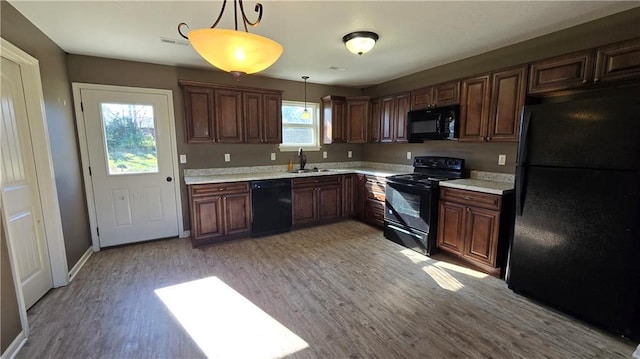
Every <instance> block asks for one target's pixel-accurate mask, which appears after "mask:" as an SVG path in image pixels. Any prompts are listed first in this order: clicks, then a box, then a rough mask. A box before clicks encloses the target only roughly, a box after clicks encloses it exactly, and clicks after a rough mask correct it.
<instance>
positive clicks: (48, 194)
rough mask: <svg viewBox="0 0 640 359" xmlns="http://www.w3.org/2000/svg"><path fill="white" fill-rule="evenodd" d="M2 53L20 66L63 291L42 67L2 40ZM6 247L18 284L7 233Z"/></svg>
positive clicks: (56, 279)
mask: <svg viewBox="0 0 640 359" xmlns="http://www.w3.org/2000/svg"><path fill="white" fill-rule="evenodd" d="M0 53H1V56H2V57H4V58H6V59H8V60H11V61H13V62H15V63H17V64H18V65H19V66H20V73H21V76H22V82H23V83H22V85H23V89H24V96H25V105H26V109H27V117H28V122H29V132H30V136H31V143H32V145H31V146H32V149H33V157H34V162H35V168H36V178H37V181H38V186H37V189H38V191H39V193H40V205H41V206H42V215H43V219H44V230H45V235H46V242H47V246H48V249H49V260H50V264H51V276H52V279H53V287H62V286H65V285H67V284H68V283H69V269H68V268H67V253H66V250H65V246H64V234H63V232H62V217H61V215H60V207H59V201H58V191H57V189H56V179H55V174H54V170H53V158H52V156H51V145H50V142H49V131H48V129H47V118H46V116H45V109H44V103H45V102H44V95H43V92H42V80H41V78H40V64H39V61H38V60H37V59H36V58H34V57H33V56H31V55H29V54H28V53H26V52H24V51H23V50H21V49H20V48H19V47H17V46H15V45H13V44H12V43H10V42H9V41H7V40H5V39H4V38H1V37H0ZM5 233H7V232H5ZM7 246H8V249H9V257H10V262H11V267H12V268H11V269H12V270H13V272H14V281H15V279H16V278H17V277H16V276H17V268H16V259H17V257H16V253H14V251H13V249H12V247H13V246H12V245H11V239H10V238H9V236H8V233H7ZM15 286H16V291H17V294H18V305H19V307H20V319H21V321H22V328H23V330H25V333H26V334H28V325H27V314H26V308H25V307H24V297H23V295H22V289H21V286H20V282H19V281H18V282H16V283H15Z"/></svg>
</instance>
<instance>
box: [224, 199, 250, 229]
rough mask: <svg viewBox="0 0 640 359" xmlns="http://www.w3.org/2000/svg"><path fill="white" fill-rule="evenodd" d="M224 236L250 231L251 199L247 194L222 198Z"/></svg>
mask: <svg viewBox="0 0 640 359" xmlns="http://www.w3.org/2000/svg"><path fill="white" fill-rule="evenodd" d="M224 226H225V234H237V233H242V232H249V231H251V199H250V195H249V194H248V193H247V194H230V195H226V196H224Z"/></svg>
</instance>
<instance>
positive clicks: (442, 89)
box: [411, 81, 460, 110]
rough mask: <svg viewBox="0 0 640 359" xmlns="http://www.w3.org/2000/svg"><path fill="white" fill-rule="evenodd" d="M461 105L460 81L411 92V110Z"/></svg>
mask: <svg viewBox="0 0 640 359" xmlns="http://www.w3.org/2000/svg"><path fill="white" fill-rule="evenodd" d="M459 103H460V81H452V82H447V83H443V84H438V85H434V86H429V87H423V88H420V89H417V90H413V91H411V109H412V110H420V109H425V108H432V107H440V106H449V105H457V104H459Z"/></svg>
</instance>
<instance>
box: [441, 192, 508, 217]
mask: <svg viewBox="0 0 640 359" xmlns="http://www.w3.org/2000/svg"><path fill="white" fill-rule="evenodd" d="M440 199H441V200H443V201H449V202H456V203H461V204H464V205H469V206H474V207H482V208H486V209H492V210H496V211H499V210H500V206H501V204H502V196H499V195H495V194H490V193H482V192H475V191H467V190H462V189H454V188H444V187H441V188H440Z"/></svg>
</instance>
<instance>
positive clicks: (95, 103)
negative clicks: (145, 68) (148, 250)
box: [80, 88, 179, 247]
mask: <svg viewBox="0 0 640 359" xmlns="http://www.w3.org/2000/svg"><path fill="white" fill-rule="evenodd" d="M80 98H81V102H82V107H83V117H84V128H85V132H86V139H87V144H88V156H89V164H90V168H91V182H92V187H93V200H94V205H95V212H96V222H97V226H98V229H97V232H98V236H99V240H100V247H108V246H114V245H119V244H126V243H133V242H139V241H144V240H150V239H158V238H167V237H175V236H177V235H178V217H179V216H178V212H177V205H176V187H175V186H174V183H173V181H174V180H175V179H174V163H173V161H174V157H173V155H172V151H171V135H170V134H171V131H170V121H169V116H170V112H169V105H168V104H169V101H172V99H171V98H170V96H167V95H166V94H150V93H144V92H136V91H133V90H129V91H124V90H122V91H116V90H97V89H85V88H82V89H80Z"/></svg>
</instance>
